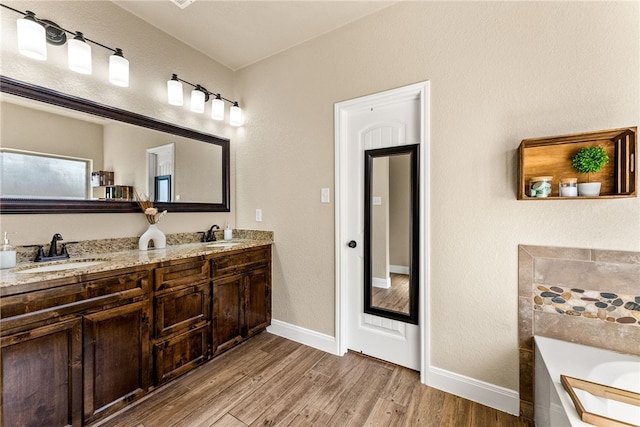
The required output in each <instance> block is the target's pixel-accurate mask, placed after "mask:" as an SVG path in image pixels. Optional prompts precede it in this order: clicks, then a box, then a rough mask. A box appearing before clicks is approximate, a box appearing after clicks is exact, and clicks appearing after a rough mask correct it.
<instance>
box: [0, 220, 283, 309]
mask: <svg viewBox="0 0 640 427" xmlns="http://www.w3.org/2000/svg"><path fill="white" fill-rule="evenodd" d="M238 234H241V233H238ZM167 240H168V241H169V239H167ZM272 243H273V234H272V233H270V232H264V233H245V234H243V235H240V236H238V238H234V239H232V240H230V241H226V240H218V241H215V242H192V243H182V244H174V245H169V244H168V245H167V246H166V248H164V249H150V250H147V251H141V250H138V249H130V250H123V251H118V252H104V247H103V248H102V251H96V252H95V253H87V252H86V251H85V252H84V253H82V255H80V256H74V254H73V253H71V258H70V259H68V260H62V261H51V262H38V263H36V262H20V263H18V264H17V265H16V266H15V267H14V268H11V269H4V270H0V296H7V295H11V294H14V293H16V291H17V292H19V293H21V292H29V291H32V290H37V289H39V288H40V287H39V286H38V284H39V283H42V282H46V281H51V280H56V279H64V278H70V277H76V276H85V275H87V274H91V273H99V272H104V271H112V270H118V269H122V268H128V267H136V266H141V265H151V264H157V263H161V262H165V261H173V260H179V259H186V258H192V257H198V256H207V255H212V254H217V253H223V252H232V251H237V250H242V249H248V248H254V247H259V246H264V245H271V244H272ZM92 261H96V262H97V263H96V264H94V265H85V264H82V265H83V266H82V267H78V268H72V269H66V270H59V271H47V272H40V273H27V272H26V271H28V270H29V269H31V268H36V267H45V266H54V265H57V264H69V263H70V262H78V263H84V262H92Z"/></svg>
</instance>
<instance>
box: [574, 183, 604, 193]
mask: <svg viewBox="0 0 640 427" xmlns="http://www.w3.org/2000/svg"><path fill="white" fill-rule="evenodd" d="M600 185H601V183H600V182H583V183H580V184H578V196H585V197H594V196H599V195H600Z"/></svg>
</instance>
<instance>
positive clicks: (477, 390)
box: [427, 366, 520, 415]
mask: <svg viewBox="0 0 640 427" xmlns="http://www.w3.org/2000/svg"><path fill="white" fill-rule="evenodd" d="M427 382H428V385H429V386H430V387H433V388H437V389H438V390H442V391H446V392H447V393H451V394H455V395H456V396H460V397H464V398H465V399H469V400H472V401H474V402H477V403H480V404H481V405H485V406H488V407H490V408H494V409H497V410H499V411H502V412H506V413H508V414H512V415H518V414H519V413H520V396H519V394H518V392H517V391H515V390H511V389H508V388H504V387H500V386H497V385H494V384H490V383H486V382H484V381H479V380H476V379H473V378H469V377H466V376H464V375H460V374H456V373H455V372H451V371H446V370H444V369H440V368H436V367H433V366H432V367H430V368H429V372H428V374H427Z"/></svg>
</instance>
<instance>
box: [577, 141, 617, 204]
mask: <svg viewBox="0 0 640 427" xmlns="http://www.w3.org/2000/svg"><path fill="white" fill-rule="evenodd" d="M608 161H609V156H608V155H607V152H606V151H605V149H604V148H603V147H602V146H601V145H597V146H594V147H585V148H582V149H580V151H578V152H577V153H576V154H575V156H573V158H572V159H571V166H573V168H574V169H575V170H576V171H578V173H582V174H585V173H586V174H587V182H583V183H579V184H578V195H580V196H599V195H600V186H601V184H602V183H600V182H591V176H590V174H592V173H595V172H600V171H601V170H602V168H603V167H604V165H606V164H607V162H608Z"/></svg>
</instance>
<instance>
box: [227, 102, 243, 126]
mask: <svg viewBox="0 0 640 427" xmlns="http://www.w3.org/2000/svg"><path fill="white" fill-rule="evenodd" d="M229 124H230V125H231V126H242V109H241V108H240V107H239V106H238V103H237V102H234V103H233V106H232V107H231V110H230V111H229Z"/></svg>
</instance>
